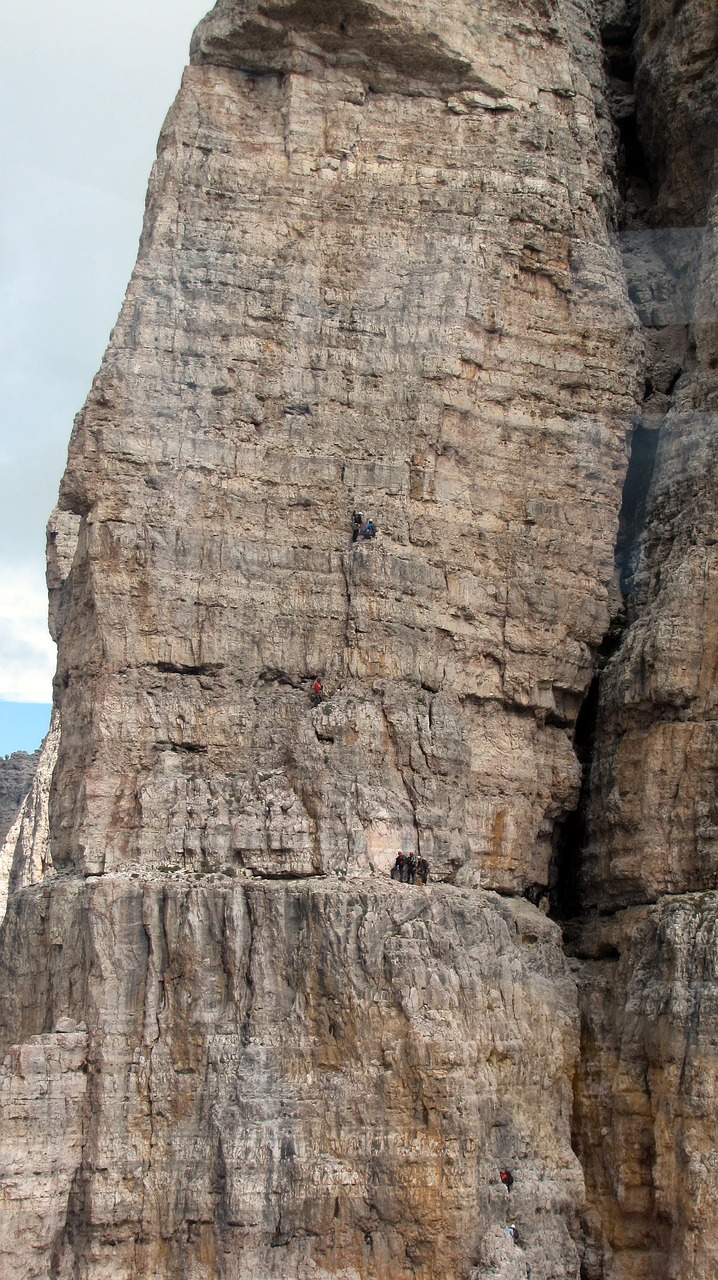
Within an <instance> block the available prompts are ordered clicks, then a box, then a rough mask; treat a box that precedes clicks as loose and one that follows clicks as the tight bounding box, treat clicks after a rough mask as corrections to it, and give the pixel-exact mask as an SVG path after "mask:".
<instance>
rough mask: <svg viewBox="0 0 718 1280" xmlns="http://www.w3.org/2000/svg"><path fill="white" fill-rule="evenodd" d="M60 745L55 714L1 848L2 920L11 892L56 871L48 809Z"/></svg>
mask: <svg viewBox="0 0 718 1280" xmlns="http://www.w3.org/2000/svg"><path fill="white" fill-rule="evenodd" d="M59 742H60V717H59V715H58V713H57V712H54V713H53V717H52V722H51V724H50V728H49V730H48V733H47V737H46V738H45V741H44V742H43V744H42V746H41V747H40V748H39V750H38V751H36V752H35V753H34V755H32V756H28V757H27V759H28V760H31V761H32V763H33V765H34V769H33V775H32V777H31V779H30V782H31V785H30V789H29V791H28V792H27V795H26V796H25V798H24V800H23V802H22V804H21V806H20V810H19V812H18V814H17V817H16V818H15V821H14V822H13V824H12V826H11V827H10V829H9V831H8V832H7V835H6V836H5V840H4V842H3V843H2V845H0V921H1V920H2V918H3V916H4V915H5V908H6V904H7V897H8V893H17V891H18V890H19V889H24V888H25V886H26V885H30V884H39V883H40V881H41V880H46V879H47V878H48V876H51V875H53V872H54V868H53V865H52V855H51V853H50V824H49V814H48V809H49V800H50V790H51V787H52V775H53V771H54V768H55V764H56V761H57V749H58V746H59ZM12 758H13V757H12V756H11V757H10V759H12Z"/></svg>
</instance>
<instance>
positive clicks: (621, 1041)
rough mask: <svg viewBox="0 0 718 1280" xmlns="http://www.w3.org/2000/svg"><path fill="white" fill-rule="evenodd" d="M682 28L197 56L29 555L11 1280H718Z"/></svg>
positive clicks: (204, 27)
mask: <svg viewBox="0 0 718 1280" xmlns="http://www.w3.org/2000/svg"><path fill="white" fill-rule="evenodd" d="M674 8H675V6H670V5H668V3H667V2H666V3H664V2H663V0H641V3H625V4H624V3H622V2H621V0H606V3H600V4H594V3H593V2H592V0H585V2H584V0H526V3H521V4H517V3H514V0H492V3H491V4H486V5H476V4H473V3H468V0H450V2H449V3H442V4H438V3H433V2H432V0H377V2H376V3H369V2H368V0H351V3H343V4H339V3H334V0H327V2H326V3H321V4H320V3H316V2H315V0H270V2H268V3H262V4H259V3H258V2H256V0H247V2H242V3H239V2H238V0H220V2H219V3H218V4H217V5H216V6H215V8H214V10H213V11H212V13H211V14H210V15H208V17H207V18H206V19H205V21H204V22H203V23H201V24H200V27H199V28H198V30H197V33H196V35H195V38H194V41H193V46H192V62H191V66H190V68H189V69H188V70H187V72H186V74H185V77H184V80H183V84H182V88H181V91H180V94H179V96H178V99H177V101H176V103H175V105H174V107H173V108H172V110H171V112H170V114H169V116H168V119H167V122H166V124H165V128H164V130H163V133H162V137H161V139H160V145H159V149H158V158H157V162H156V165H155V167H154V170H153V174H152V177H151V180H150V188H149V195H148V203H147V213H146V220H145V226H144V231H143V236H142V241H141V245H140V252H139V257H138V262H137V266H136V269H135V272H134V274H133V277H132V281H131V283H130V286H129V289H128V293H127V297H126V300H125V303H124V306H123V309H122V312H121V315H120V318H119V320H118V324H117V326H116V328H115V331H114V333H113V335H112V339H111V342H110V346H109V349H108V352H107V354H106V357H105V359H104V361H103V365H102V368H101V369H100V371H99V373H98V375H97V377H96V379H95V382H94V384H93V387H92V390H91V393H90V396H89V398H88V401H87V403H86V405H85V407H84V409H83V411H82V412H81V413H80V414H79V415H78V418H77V420H76V423H75V427H74V430H73V435H72V440H71V444H70V451H69V458H68V467H67V471H66V474H65V477H64V479H63V482H62V488H61V493H60V499H59V506H58V510H57V512H56V513H55V514H54V516H53V518H52V520H51V524H50V529H49V535H48V585H49V590H50V618H51V626H52V629H53V634H54V635H55V637H56V638H57V640H58V673H57V678H56V682H55V699H56V721H55V725H56V729H55V732H56V734H57V735H58V736H59V740H58V743H57V757H56V762H54V760H53V762H52V763H50V761H49V756H48V779H49V778H50V777H51V781H46V782H45V784H44V785H42V786H39V789H38V792H37V794H36V797H35V802H34V804H33V806H31V808H29V809H28V813H27V818H26V828H25V831H26V835H27V836H28V838H27V839H25V840H24V841H23V840H18V841H16V842H15V845H14V849H15V851H16V852H15V854H14V870H13V875H12V876H11V878H10V886H9V897H8V907H7V913H6V917H5V922H4V925H3V929H2V935H1V936H0V964H1V965H2V972H3V979H4V980H3V984H2V987H0V1041H1V1047H0V1052H1V1053H2V1054H3V1055H4V1060H3V1068H2V1076H1V1078H0V1096H1V1097H2V1099H3V1107H4V1108H5V1109H7V1113H8V1116H9V1120H10V1124H9V1127H8V1128H7V1130H6V1133H5V1134H4V1136H3V1141H5V1143H6V1146H5V1148H4V1164H3V1167H2V1168H1V1169H0V1203H2V1204H3V1207H4V1209H5V1211H6V1216H7V1217H8V1221H9V1222H10V1224H11V1225H10V1227H9V1229H8V1234H7V1236H6V1240H5V1241H4V1242H3V1244H2V1245H0V1249H3V1250H4V1252H3V1254H2V1264H3V1266H4V1268H5V1272H6V1274H7V1277H8V1280H20V1277H21V1276H22V1277H26V1276H33V1277H35V1276H37V1277H38V1280H40V1277H43V1280H46V1277H48V1276H49V1277H51V1280H70V1277H72V1280H106V1278H107V1277H110V1278H111V1280H138V1278H139V1277H140V1276H145V1275H152V1276H153V1277H156V1280H170V1278H172V1280H175V1277H178V1276H181V1277H182V1280H220V1278H221V1280H250V1278H251V1280H258V1277H262V1280H265V1278H266V1280H269V1278H270V1277H272V1278H274V1280H300V1278H301V1280H305V1278H309V1277H316V1280H320V1278H321V1277H327V1276H331V1277H335V1278H336V1280H516V1278H518V1280H524V1276H526V1277H529V1276H530V1277H532V1278H533V1280H578V1277H579V1275H580V1276H581V1277H582V1280H599V1278H600V1280H639V1278H642V1277H644V1276H645V1275H647V1274H649V1273H650V1274H651V1275H652V1276H655V1277H657V1278H658V1280H677V1277H680V1280H709V1278H710V1280H713V1275H714V1271H715V1265H714V1264H715V1249H716V1245H715V1240H716V1239H718V1233H717V1232H716V1228H715V1212H716V1202H717V1201H718V1179H717V1178H716V1173H715V1169H714V1162H713V1157H712V1154H711V1151H712V1145H713V1129H714V1122H713V1120H712V1119H711V1115H712V1112H711V1100H714V1098H715V1089H714V1084H713V1081H714V1075H715V1064H716V1061H718V1056H717V1052H718V1050H717V1045H718V1028H716V1026H715V1025H714V1024H715V1018H714V1004H715V999H714V996H715V990H716V973H715V968H716V949H715V921H714V915H715V902H714V898H715V892H714V891H715V890H716V889H717V888H718V884H717V883H716V874H715V858H714V852H715V851H714V844H715V828H716V825H717V824H716V821H715V815H714V813H713V805H714V795H713V791H714V782H715V770H716V766H715V743H714V735H713V730H714V728H715V725H714V719H715V671H716V654H715V649H716V643H717V642H716V635H717V634H718V628H717V627H716V623H717V621H718V619H716V615H715V590H714V587H715V573H714V563H713V561H714V550H715V534H714V530H715V515H716V512H715V466H714V457H715V448H714V441H715V430H714V427H715V421H714V416H713V415H714V414H715V410H716V404H715V395H716V392H715V376H714V372H713V370H714V367H715V357H716V352H715V349H714V348H715V334H716V329H715V324H714V321H713V316H714V301H715V288H716V282H715V253H714V247H715V246H714V233H713V231H712V230H711V227H712V226H713V223H714V213H713V212H712V209H713V206H712V201H713V200H714V177H713V176H712V174H711V173H710V172H709V170H710V166H709V165H708V164H707V162H706V158H705V157H706V154H707V152H708V150H709V149H710V148H709V142H708V141H707V134H708V131H707V129H706V122H707V121H709V120H710V119H711V118H712V113H714V111H715V106H716V95H715V91H714V83H713V77H714V71H713V68H712V66H711V63H710V57H709V55H710V51H711V49H712V48H713V45H712V43H711V41H712V40H713V34H712V33H714V26H711V23H712V12H711V8H710V6H709V5H708V3H707V0H687V3H686V4H684V5H683V6H682V8H680V10H679V11H676V12H674ZM681 33H684V35H685V36H686V40H685V41H684V42H683V43H682V42H681V39H680V38H679V37H680V36H681ZM602 40H603V43H602ZM698 135H700V136H699V137H698ZM641 157H642V159H641ZM639 161H640V163H639ZM651 180H653V181H652V183H651ZM701 218H702V221H701ZM696 246H698V247H699V248H700V256H699V260H697V258H696ZM629 452H630V454H631V463H630V467H629V458H628V455H629ZM641 461H643V463H644V464H645V466H644V467H643V469H642V468H641V466H640V465H639V464H640V463H641ZM356 510H360V511H361V512H362V513H363V514H364V516H365V517H366V516H371V517H372V518H373V519H374V520H375V521H376V522H377V524H378V529H379V532H378V536H377V537H376V538H375V539H370V540H364V539H362V538H359V539H358V540H357V541H356V542H354V543H353V542H352V539H351V521H352V513H353V512H354V511H356ZM616 546H618V552H617V555H614V552H615V548H616ZM699 582H700V583H701V587H700V590H698V589H697V587H696V584H697V583H699ZM316 676H320V677H321V679H322V681H323V686H324V692H323V695H322V697H321V698H320V699H318V700H313V699H312V698H311V696H310V693H311V687H312V682H313V681H314V679H315V677H316ZM592 708H594V709H595V715H594V714H593V712H592ZM712 788H713V790H712ZM43 805H47V806H48V808H47V819H46V820H45V819H44V818H42V820H41V821H40V819H39V818H38V819H37V821H36V817H35V816H32V815H42V814H43ZM33 823H35V826H36V830H37V833H38V836H37V838H35V837H33V836H31V835H30V826H31V825H32V824H33ZM48 840H49V849H48V845H47V841H48ZM400 848H401V849H404V850H408V849H413V850H415V851H416V852H417V853H419V854H421V855H423V856H424V857H425V858H427V859H428V861H429V862H430V865H431V874H430V879H429V883H428V886H421V885H407V884H399V883H396V882H392V881H391V880H390V879H389V871H390V868H391V865H392V863H393V861H394V858H395V856H396V851H397V849H400ZM667 895H672V896H671V897H668V896H667ZM551 906H553V908H554V911H555V913H557V914H558V915H560V916H561V917H562V923H563V926H564V934H565V943H566V949H567V951H568V953H569V958H567V957H566V954H565V951H564V949H563V946H562V937H561V931H560V929H559V927H558V925H557V924H556V923H555V922H553V921H552V920H550V919H548V918H547V916H546V914H545V913H546V912H547V911H548V910H549V909H550V907H551ZM63 1110H64V1113H65V1114H66V1116H67V1122H66V1123H67V1141H66V1142H64V1143H62V1145H61V1146H60V1144H61V1138H60V1135H59V1133H58V1130H57V1125H56V1117H57V1116H58V1115H59V1114H61V1113H62V1112H63ZM23 1142H25V1143H26V1145H27V1148H28V1150H30V1151H31V1152H32V1155H33V1159H32V1162H31V1163H32V1170H33V1171H32V1173H31V1174H28V1172H27V1167H26V1166H24V1165H23V1164H22V1161H21V1160H20V1159H19V1158H18V1156H17V1152H18V1150H19V1149H20V1148H21V1146H22V1143H23ZM572 1144H573V1145H572ZM501 1168H510V1169H511V1170H512V1171H513V1174H514V1177H515V1182H514V1186H513V1189H512V1190H511V1191H510V1192H507V1190H506V1189H505V1187H504V1186H503V1185H502V1184H501V1182H500V1178H499V1172H500V1170H501ZM32 1179H36V1181H33V1180H32ZM512 1221H514V1222H515V1224H516V1227H517V1229H518V1239H517V1240H515V1241H514V1240H513V1239H512V1238H511V1236H510V1235H509V1234H508V1231H507V1228H508V1227H509V1225H510V1223H511V1222H512Z"/></svg>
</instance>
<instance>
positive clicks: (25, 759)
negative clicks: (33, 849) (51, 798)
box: [0, 751, 40, 843]
mask: <svg viewBox="0 0 718 1280" xmlns="http://www.w3.org/2000/svg"><path fill="white" fill-rule="evenodd" d="M39 754H40V753H39V751H35V752H33V753H32V754H30V753H29V752H27V751H13V753H12V755H10V756H5V757H3V758H2V759H0V843H2V842H3V841H4V839H5V837H6V835H7V833H8V831H9V830H10V828H11V826H12V825H13V823H14V821H15V819H16V818H17V815H18V813H19V812H20V809H21V807H22V803H23V801H24V799H25V796H26V795H27V793H28V791H29V790H30V787H31V786H32V780H33V778H34V777H35V770H36V769H37V761H38V756H39Z"/></svg>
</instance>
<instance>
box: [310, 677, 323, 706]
mask: <svg viewBox="0 0 718 1280" xmlns="http://www.w3.org/2000/svg"><path fill="white" fill-rule="evenodd" d="M323 697H324V686H323V684H322V682H321V680H320V679H319V676H317V678H316V680H315V681H314V684H313V685H312V693H311V698H312V705H313V706H315V707H316V705H317V703H319V702H321V700H322V698H323Z"/></svg>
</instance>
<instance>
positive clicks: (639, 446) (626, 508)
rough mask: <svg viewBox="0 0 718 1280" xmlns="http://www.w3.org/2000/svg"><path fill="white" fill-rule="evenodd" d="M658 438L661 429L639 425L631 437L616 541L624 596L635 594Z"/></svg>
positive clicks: (617, 561) (617, 564) (617, 565)
mask: <svg viewBox="0 0 718 1280" xmlns="http://www.w3.org/2000/svg"><path fill="white" fill-rule="evenodd" d="M659 437H660V430H659V429H657V428H655V427H644V426H640V425H639V426H637V427H636V428H635V430H634V432H633V436H632V438H631V459H630V462H629V464H628V471H627V473H626V479H625V482H624V485H623V500H622V502H621V511H620V514H619V517H618V539H617V541H616V568H617V569H618V572H619V575H620V583H621V592H622V594H623V596H624V598H626V597H628V596H630V595H631V593H632V589H633V580H634V577H635V574H636V569H637V567H638V559H639V555H640V540H641V534H642V532H643V529H644V527H645V523H646V511H647V504H648V493H649V490H650V487H651V480H652V479H653V470H654V467H655V462H656V450H657V448H658V440H659ZM609 634H610V633H609Z"/></svg>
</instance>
